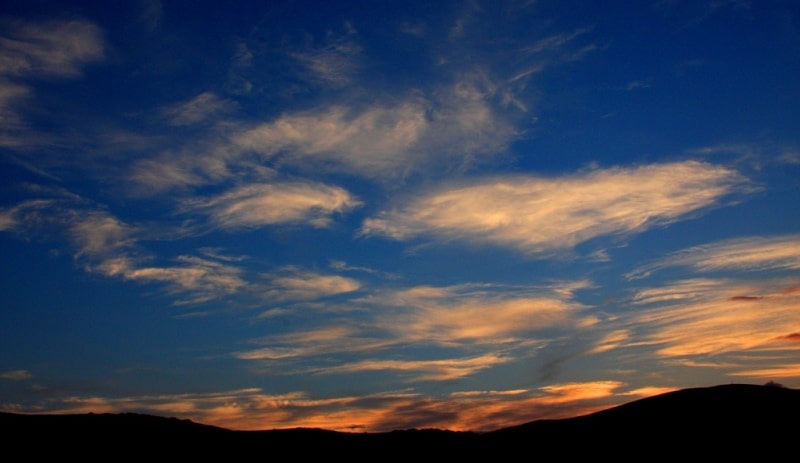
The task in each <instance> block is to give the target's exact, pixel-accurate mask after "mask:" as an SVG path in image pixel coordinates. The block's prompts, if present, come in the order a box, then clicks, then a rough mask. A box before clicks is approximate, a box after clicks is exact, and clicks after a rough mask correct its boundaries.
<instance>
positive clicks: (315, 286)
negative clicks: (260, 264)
mask: <svg viewBox="0 0 800 463" xmlns="http://www.w3.org/2000/svg"><path fill="white" fill-rule="evenodd" d="M267 279H268V280H269V281H268V284H267V286H268V289H267V290H265V291H264V296H266V297H267V298H269V299H271V300H279V301H285V300H308V299H318V298H321V297H326V296H333V295H336V294H344V293H350V292H353V291H357V290H358V289H359V288H361V283H359V282H358V280H354V279H352V278H347V277H343V276H339V275H322V274H319V273H316V272H309V271H300V270H297V269H294V268H290V269H286V270H285V271H284V273H283V274H273V275H268V276H267Z"/></svg>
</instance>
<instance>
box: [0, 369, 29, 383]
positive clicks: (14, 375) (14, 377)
mask: <svg viewBox="0 0 800 463" xmlns="http://www.w3.org/2000/svg"><path fill="white" fill-rule="evenodd" d="M31 378H33V375H32V374H31V372H30V371H28V370H11V371H3V372H0V379H8V380H11V381H25V380H27V379H31Z"/></svg>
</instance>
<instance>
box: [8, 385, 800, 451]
mask: <svg viewBox="0 0 800 463" xmlns="http://www.w3.org/2000/svg"><path fill="white" fill-rule="evenodd" d="M799 422H800V390H797V389H790V388H785V387H782V386H779V385H774V384H769V383H768V384H766V385H748V384H730V385H720V386H712V387H699V388H689V389H682V390H678V391H673V392H668V393H665V394H660V395H656V396H653V397H648V398H644V399H639V400H635V401H632V402H629V403H626V404H623V405H619V406H616V407H612V408H609V409H606V410H603V411H600V412H596V413H592V414H589V415H583V416H576V417H573V418H566V419H556V420H536V421H532V422H529V423H525V424H521V425H518V426H511V427H507V428H502V429H498V430H495V431H491V432H485V433H477V432H455V431H447V430H438V429H422V430H414V429H411V430H398V431H392V432H383V433H347V432H338V431H330V430H324V429H313V428H294V429H275V430H264V431H234V430H229V429H225V428H220V427H215V426H208V425H204V424H199V423H194V422H192V421H190V420H182V419H177V418H165V417H158V416H151V415H142V414H136V413H123V414H107V413H103V414H91V413H90V414H77V415H52V414H51V415H28V414H15V413H0V437H2V439H3V440H4V441H5V442H6V443H18V442H39V443H43V444H45V443H48V442H54V439H63V438H67V437H69V438H70V439H68V440H66V442H67V444H66V445H64V446H62V447H58V449H59V451H63V452H65V454H66V453H70V452H74V451H88V450H90V449H91V448H92V446H96V445H101V444H104V445H114V448H115V449H117V450H121V449H122V450H124V451H125V452H133V453H137V452H138V454H139V455H140V456H141V455H143V454H145V453H147V454H148V455H152V452H153V451H157V452H160V455H161V456H164V455H166V454H167V453H171V454H172V455H175V456H184V457H185V456H189V455H192V456H205V457H211V456H212V455H222V453H221V452H225V455H227V456H228V457H231V456H233V455H235V454H240V455H245V454H247V455H249V453H241V452H267V453H268V454H269V455H271V456H272V458H277V455H278V454H276V453H274V452H291V453H292V454H293V455H295V457H293V458H295V459H304V458H302V455H306V456H308V457H310V456H311V455H319V456H320V457H324V458H333V457H334V456H337V455H340V456H344V455H346V456H347V457H348V458H350V459H351V460H352V459H358V458H361V457H369V458H370V459H375V460H381V459H389V460H391V461H394V460H395V459H396V458H426V457H432V456H434V455H435V456H441V457H458V458H465V459H470V458H471V457H472V458H478V457H481V458H485V459H489V460H490V461H497V459H499V458H503V459H505V458H511V457H513V456H518V457H519V458H522V459H524V460H527V459H532V460H540V459H543V460H550V459H553V456H554V455H558V458H559V459H567V460H569V459H570V458H573V457H592V456H594V457H597V456H613V457H615V458H617V459H624V460H633V459H636V460H637V461H638V460H653V459H654V460H659V461H660V460H662V459H664V458H670V459H675V458H681V459H686V460H695V459H697V458H700V457H702V458H709V459H712V460H713V461H717V460H718V459H720V458H732V459H735V460H737V461H738V460H741V459H744V458H750V457H752V458H759V459H763V458H768V457H776V458H777V457H788V458H790V460H792V459H794V458H798V450H800V426H799V425H798V423H799ZM34 448H35V447H34ZM50 450H55V449H53V448H50ZM165 452H166V453H165ZM215 452H216V453H215ZM85 455H86V454H85V453H84V456H85ZM546 455H549V457H545V456H546ZM272 458H270V459H272Z"/></svg>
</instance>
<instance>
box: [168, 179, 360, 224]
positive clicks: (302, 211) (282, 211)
mask: <svg viewBox="0 0 800 463" xmlns="http://www.w3.org/2000/svg"><path fill="white" fill-rule="evenodd" d="M360 205H361V201H360V200H358V199H357V198H355V197H354V196H353V195H351V194H350V193H349V192H348V191H347V190H345V189H344V188H339V187H334V186H329V185H324V184H319V183H312V182H275V183H254V184H249V185H244V186H240V187H236V188H234V189H232V190H230V191H227V192H225V193H222V194H220V195H218V196H214V197H211V198H206V199H201V198H197V199H190V200H187V201H186V202H184V204H183V206H182V209H183V210H185V211H193V212H201V213H206V214H208V215H209V217H210V219H211V221H212V222H213V223H214V224H215V225H216V226H218V227H221V228H226V229H235V228H258V227H263V226H267V225H275V224H292V223H300V224H307V225H311V226H314V227H326V226H328V225H330V223H331V222H332V215H334V214H338V213H344V212H348V211H350V210H352V209H354V208H356V207H358V206H360Z"/></svg>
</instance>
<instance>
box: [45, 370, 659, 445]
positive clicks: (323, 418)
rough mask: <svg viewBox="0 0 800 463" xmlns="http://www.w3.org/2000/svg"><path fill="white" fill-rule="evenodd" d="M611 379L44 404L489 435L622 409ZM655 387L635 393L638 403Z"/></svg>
mask: <svg viewBox="0 0 800 463" xmlns="http://www.w3.org/2000/svg"><path fill="white" fill-rule="evenodd" d="M622 386H623V384H622V383H620V382H616V381H597V382H588V383H569V384H556V385H552V386H549V387H545V388H541V389H538V390H524V389H523V390H510V391H502V390H501V391H464V392H460V393H455V394H452V395H448V396H444V397H440V398H432V397H423V396H421V395H418V394H416V393H413V392H412V391H410V390H409V391H397V392H388V393H384V394H373V395H368V396H361V397H357V396H349V397H348V396H342V397H329V398H320V399H315V398H312V397H309V396H308V394H305V393H299V392H294V393H287V394H279V395H269V394H264V393H262V392H261V391H260V390H259V389H254V388H252V389H242V390H235V391H225V392H217V393H210V394H178V395H160V396H141V397H123V398H115V399H108V398H107V399H103V398H99V397H70V398H67V399H65V400H63V401H62V402H60V403H51V404H49V405H48V407H49V411H48V412H50V413H89V412H93V413H105V412H113V413H120V412H123V413H124V412H136V413H151V414H156V415H160V416H173V417H179V418H182V419H191V420H193V421H195V422H199V423H205V424H211V425H215V426H222V427H226V428H228V429H236V430H267V429H286V428H293V427H301V426H302V427H318V428H324V429H332V430H337V431H344V432H350V431H357V432H381V431H391V430H396V429H411V428H420V427H438V428H441V429H451V430H457V431H490V430H493V429H498V428H500V427H505V426H509V425H514V424H522V423H525V422H528V421H532V420H534V419H555V418H566V417H571V416H578V415H583V414H587V413H591V412H594V411H598V410H601V409H604V408H608V407H610V406H613V405H616V404H619V403H621V402H620V399H614V394H615V392H616V391H617V390H619V389H620V388H621V387H622ZM661 390H662V389H647V388H642V389H639V390H635V391H630V392H628V393H627V394H626V397H629V396H630V395H634V396H640V397H644V396H647V395H648V394H651V393H656V392H659V391H661Z"/></svg>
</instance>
